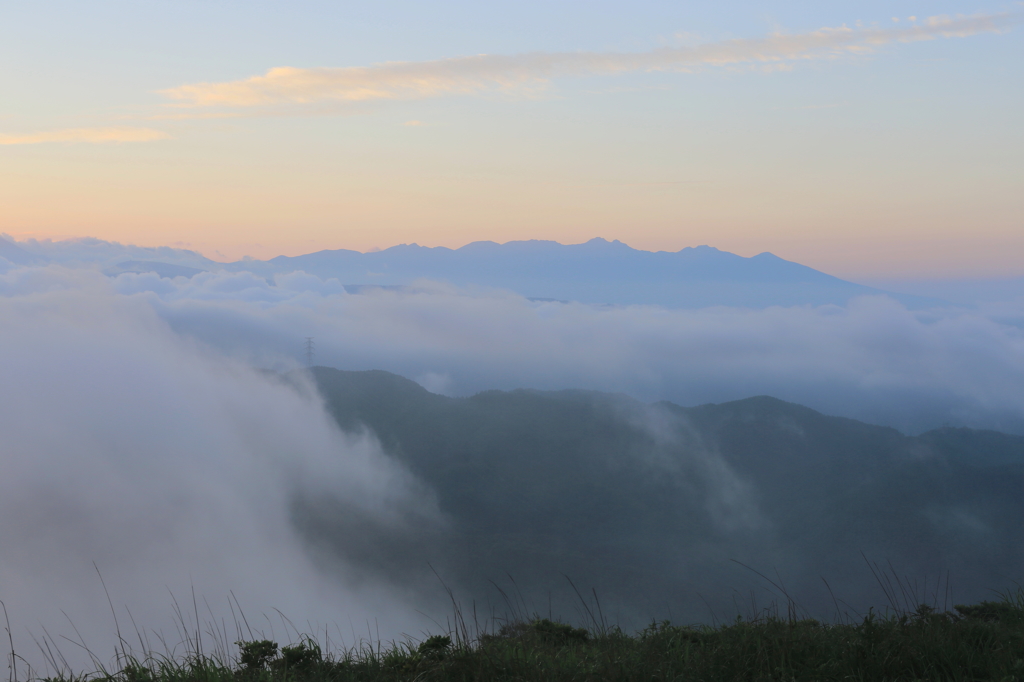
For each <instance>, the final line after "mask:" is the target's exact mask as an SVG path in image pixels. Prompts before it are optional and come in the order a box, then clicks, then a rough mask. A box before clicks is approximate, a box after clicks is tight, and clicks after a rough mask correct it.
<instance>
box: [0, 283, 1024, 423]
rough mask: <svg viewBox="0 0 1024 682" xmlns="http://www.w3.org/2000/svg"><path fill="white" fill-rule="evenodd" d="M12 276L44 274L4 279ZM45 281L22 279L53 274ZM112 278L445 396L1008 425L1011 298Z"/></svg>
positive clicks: (1017, 409)
mask: <svg viewBox="0 0 1024 682" xmlns="http://www.w3.org/2000/svg"><path fill="white" fill-rule="evenodd" d="M34 272H36V274H32V273H34ZM46 272H50V271H46ZM23 278H24V279H25V280H26V281H27V280H30V279H32V278H44V275H42V274H39V273H38V272H37V271H33V270H21V271H13V272H12V273H10V274H9V275H8V277H7V278H6V280H7V281H8V282H10V284H9V285H8V286H18V285H16V284H15V282H18V281H20V280H21V279H23ZM45 278H48V279H46V280H45V281H47V282H49V283H48V284H46V285H43V284H42V283H37V284H33V285H32V286H58V285H57V284H55V283H54V281H56V280H59V279H60V278H59V277H55V276H54V275H51V274H47V275H45ZM113 286H114V288H115V289H116V290H117V291H118V292H120V293H121V294H122V295H125V296H129V297H137V298H139V299H141V300H145V301H147V302H148V303H149V305H151V306H152V307H153V309H154V310H155V311H156V312H157V314H158V315H159V316H160V317H161V318H163V319H164V320H166V321H167V322H168V323H169V324H170V325H171V327H172V328H173V329H175V330H177V331H178V332H180V333H182V334H186V335H190V336H193V337H195V338H198V339H201V340H202V341H204V342H205V343H208V344H211V345H213V346H216V347H218V348H220V349H221V350H222V351H223V352H225V353H229V354H232V355H234V356H236V357H242V358H245V359H246V360H247V361H248V362H251V363H253V364H256V365H258V366H277V367H285V366H288V363H294V362H297V361H300V360H301V358H302V340H303V338H304V337H306V336H313V337H315V339H316V346H317V354H318V355H317V359H318V362H320V363H321V364H324V365H328V366H333V367H339V368H342V369H386V370H389V371H393V372H396V373H399V374H402V375H403V376H407V377H411V378H421V379H422V381H423V382H424V383H425V384H429V386H430V388H434V389H443V390H444V391H445V392H447V393H449V394H452V395H467V394H472V393H474V392H477V391H481V390H487V389H492V388H499V389H512V388H520V387H528V388H542V389H562V388H591V389H596V390H603V391H623V392H627V393H630V394H632V395H634V396H636V397H638V398H641V399H644V400H652V401H653V400H662V399H665V400H671V401H674V402H677V403H680V404H683V405H692V404H699V403H703V402H721V401H726V400H732V399H739V398H745V397H749V396H751V395H759V394H768V395H773V396H775V397H779V398H782V399H784V400H790V401H793V402H798V403H802V404H805V405H808V406H811V407H814V408H816V409H820V410H822V411H824V412H827V413H831V414H839V415H844V416H849V417H854V418H861V419H865V420H867V421H871V422H874V423H882V424H889V425H893V426H896V427H898V428H902V429H904V430H907V431H919V430H923V429H926V428H932V427H936V426H941V425H942V424H943V423H951V424H957V425H970V426H979V427H990V428H1001V429H1005V430H1013V431H1024V398H1022V397H1021V394H1020V390H1019V387H1020V386H1021V385H1024V332H1022V331H1021V329H1022V327H1024V305H1022V303H1024V302H1020V303H1018V304H1014V303H1004V304H1001V305H1000V307H999V308H998V309H996V308H992V309H981V310H973V311H972V310H966V309H958V308H950V309H943V310H931V311H910V310H907V309H906V308H905V307H903V306H902V305H901V304H899V303H897V302H895V301H893V300H891V299H889V298H886V297H869V298H862V299H855V300H854V301H853V302H852V303H851V304H850V305H849V306H848V307H845V308H842V307H837V306H822V307H818V308H812V307H794V308H778V307H776V308H768V309H765V310H747V309H729V308H717V309H716V308H711V309H703V310H666V309H662V308H657V307H653V306H651V307H647V306H630V307H595V306H587V305H582V304H573V303H570V304H563V303H557V302H547V303H544V302H532V301H529V300H527V299H524V298H522V297H521V296H518V295H515V294H510V293H506V292H500V291H482V292H481V291H477V292H467V291H462V290H456V289H453V288H451V287H447V286H442V285H437V284H431V283H424V284H423V286H422V287H420V288H419V289H418V290H415V291H405V292H403V291H389V290H374V291H372V292H370V293H366V294H361V295H349V294H347V293H345V291H344V288H343V287H342V286H341V285H340V284H339V283H338V282H337V281H336V280H326V281H325V280H321V279H319V278H317V277H314V276H311V275H307V274H305V273H301V272H299V273H291V274H288V275H279V276H277V278H276V284H271V283H268V282H267V281H266V280H264V279H263V278H261V277H257V276H255V275H252V274H250V273H203V274H200V275H196V276H195V277H193V278H191V279H184V278H178V279H175V280H170V279H160V278H158V277H156V276H155V275H153V274H143V275H138V274H124V275H120V276H119V277H117V278H116V279H115V280H113Z"/></svg>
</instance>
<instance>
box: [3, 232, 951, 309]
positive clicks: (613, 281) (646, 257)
mask: <svg viewBox="0 0 1024 682" xmlns="http://www.w3.org/2000/svg"><path fill="white" fill-rule="evenodd" d="M11 246H14V245H13V244H12V245H11ZM14 248H19V250H21V251H25V252H26V253H28V252H31V255H32V257H34V258H37V259H44V260H46V261H47V262H55V263H63V264H83V263H96V264H99V265H101V266H102V267H103V268H105V270H106V272H107V273H108V274H111V275H117V274H120V273H122V272H156V273H157V274H159V275H160V276H161V277H172V278H173V277H177V276H184V277H191V276H192V275H194V274H196V272H198V271H201V270H208V271H219V270H225V271H229V272H252V273H254V274H256V275H259V276H261V277H265V278H268V281H271V282H272V281H273V278H274V276H275V275H281V274H287V273H291V272H297V271H301V272H305V273H308V274H312V275H316V276H317V277H320V278H321V279H337V280H338V281H339V282H340V283H341V284H343V285H348V286H349V287H352V288H353V291H358V290H360V289H358V288H356V287H363V288H365V287H367V286H372V285H377V286H389V287H394V286H409V285H414V284H416V283H417V282H420V281H422V280H430V281H434V282H443V283H447V284H453V285H455V286H459V287H483V288H491V289H505V290H509V291H514V292H516V293H518V294H520V295H522V296H525V297H527V298H536V299H552V300H562V301H578V302H581V303H589V304H599V305H604V304H611V305H659V306H666V307H673V308H703V307H708V306H739V307H747V308H765V307H768V306H794V305H826V304H834V305H844V304H846V302H848V301H849V300H850V299H851V298H853V297H856V296H865V295H877V294H883V293H887V292H884V291H882V290H880V289H875V288H871V287H867V286H862V285H860V284H854V283H852V282H847V281H844V280H841V279H839V278H837V277H833V276H831V275H827V274H825V273H823V272H819V271H817V270H814V269H813V268H809V267H807V266H804V265H800V264H798V263H793V262H790V261H786V260H783V259H781V258H779V257H777V256H774V255H772V254H770V253H762V254H759V255H757V256H753V257H751V258H744V257H742V256H737V255H736V254H732V253H728V252H726V251H719V250H718V249H716V248H713V247H710V246H698V247H694V248H685V249H682V250H681V251H678V252H667V251H658V252H650V251H640V250H637V249H632V248H630V247H629V246H627V245H625V244H623V243H622V242H620V241H618V240H616V241H612V242H608V241H606V240H604V239H592V240H590V241H588V242H586V243H584V244H569V245H566V244H559V243H557V242H552V241H541V240H530V241H519V242H508V243H506V244H497V243H495V242H474V243H472V244H467V245H466V246H463V247H462V248H459V249H448V248H444V247H434V248H429V247H424V246H419V245H417V244H402V245H399V246H394V247H391V248H389V249H385V250H383V251H376V252H370V253H360V252H358V251H349V250H345V249H339V250H333V251H318V252H316V253H310V254H306V255H303V256H295V257H288V256H278V257H277V258H272V259H270V260H268V261H258V260H251V259H246V260H242V261H238V262H235V263H215V262H213V261H210V260H208V259H206V258H203V257H202V256H200V255H199V254H196V253H195V252H192V251H187V250H182V249H171V248H167V247H161V248H141V247H135V246H122V245H120V244H112V243H110V242H103V241H100V240H96V239H84V240H73V241H65V242H37V241H30V242H24V243H22V247H17V246H14ZM0 255H2V254H0ZM182 268H186V269H184V270H183V269H182ZM889 295H890V296H893V297H894V298H896V299H897V300H899V301H901V302H903V303H904V304H906V305H910V306H912V307H926V306H929V305H934V304H935V303H936V302H937V301H936V299H929V298H925V297H920V296H910V295H903V294H892V293H890V294H889Z"/></svg>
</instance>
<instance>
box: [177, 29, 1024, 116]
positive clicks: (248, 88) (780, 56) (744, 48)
mask: <svg viewBox="0 0 1024 682" xmlns="http://www.w3.org/2000/svg"><path fill="white" fill-rule="evenodd" d="M1020 18H1021V17H1020V15H1019V14H1014V13H1000V14H981V15H973V16H957V17H949V16H935V17H930V18H928V19H926V20H923V21H920V22H914V23H912V24H910V25H906V24H901V25H900V26H898V27H892V28H880V27H866V28H860V27H857V28H850V27H847V26H840V27H837V28H822V29H819V30H816V31H812V32H809V33H800V34H781V33H776V34H773V35H770V36H767V37H764V38H755V39H737V40H727V41H721V42H715V43H706V44H703V45H698V46H694V47H674V48H659V49H656V50H651V51H648V52H636V53H621V52H531V53H525V54H519V55H488V54H481V55H472V56H463V57H453V58H449V59H439V60H433V61H425V62H386V63H383V64H375V65H372V66H358V67H339V68H328V67H324V68H308V69H303V68H293V67H277V68H273V69H270V70H269V71H267V73H265V74H264V75H262V76H253V77H251V78H246V79H243V80H237V81H228V82H222V83H195V84H189V85H182V86H180V87H176V88H171V89H168V90H164V91H162V94H163V95H165V96H166V97H168V98H170V99H172V100H175V101H177V102H179V103H180V104H181V105H183V106H189V107H217V106H220V107H260V106H274V105H295V104H299V105H301V104H311V103H315V102H324V101H347V102H358V101H367V100H401V99H421V98H427V97H439V96H444V95H452V94H471V93H477V92H483V91H489V90H499V91H500V90H506V91H508V90H518V89H522V88H536V87H538V86H542V85H543V84H544V83H545V82H546V81H548V80H549V79H551V78H557V77H582V76H594V75H614V74H620V73H627V72H652V71H676V72H686V71H692V70H696V69H699V68H702V67H743V66H748V67H750V66H753V67H782V66H786V65H789V64H792V63H794V62H798V61H804V60H819V59H835V58H837V57H841V56H843V55H850V54H860V53H866V52H870V51H872V50H873V49H875V48H878V47H880V46H883V45H887V44H892V43H901V42H903V43H906V42H916V41H922V40H934V39H937V38H962V37H966V36H971V35H976V34H979V33H991V32H1000V31H1004V30H1007V29H1009V28H1010V27H1011V26H1012V25H1013V24H1016V23H1018V22H1019V21H1020Z"/></svg>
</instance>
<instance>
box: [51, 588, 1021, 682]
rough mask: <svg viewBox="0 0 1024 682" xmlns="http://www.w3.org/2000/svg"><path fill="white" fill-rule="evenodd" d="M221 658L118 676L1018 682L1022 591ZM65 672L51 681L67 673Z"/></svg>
mask: <svg viewBox="0 0 1024 682" xmlns="http://www.w3.org/2000/svg"><path fill="white" fill-rule="evenodd" d="M238 644H239V645H240V655H239V656H237V657H235V658H233V659H232V660H230V661H224V660H219V659H215V658H211V657H209V656H202V655H198V654H193V655H188V656H184V657H181V658H179V659H177V660H170V659H158V658H151V659H148V660H141V661H140V660H132V659H122V661H121V670H120V672H118V673H114V674H106V673H102V674H100V675H98V677H101V678H106V679H109V680H111V681H112V682H113V680H118V682H193V681H195V682H199V681H200V680H202V681H205V682H287V681H295V682H300V681H305V680H310V681H311V682H312V681H321V680H322V681H324V682H328V681H330V682H333V681H338V682H341V681H344V680H352V681H353V682H355V681H363V680H365V681H367V682H371V681H372V682H376V681H384V680H388V681H390V680H395V681H398V680H451V681H466V682H468V681H470V680H495V681H503V680H508V681H513V680H552V681H555V680H566V681H569V680H573V681H582V680H595V681H596V680H609V681H615V680H622V681H626V680H637V681H640V680H680V681H682V680H694V681H697V680H701V681H704V682H715V681H718V680H722V681H725V680H730V681H731V680H780V681H782V680H785V681H789V680H816V681H821V682H824V681H827V680H837V681H838V680H871V681H873V682H885V681H896V680H907V681H911V680H965V681H966V680H972V681H974V680H995V681H999V682H1015V681H1019V680H1024V604H1022V603H1021V594H1020V593H1018V594H1017V595H1015V596H1014V597H1012V598H1009V599H1005V600H1003V601H999V602H985V603H982V604H978V605H974V606H958V607H957V608H956V611H954V612H951V613H939V612H936V611H934V610H933V609H931V608H929V607H927V606H920V607H918V608H917V609H916V610H915V611H914V612H911V613H903V614H898V615H897V614H894V615H890V616H887V617H879V616H876V615H875V614H873V613H872V614H869V615H868V616H867V617H865V618H864V619H863V620H862V621H860V622H858V623H849V624H834V625H826V624H822V623H819V622H817V621H813V620H794V619H785V618H779V617H772V616H765V617H762V618H758V619H755V620H753V621H743V620H737V621H736V622H734V623H731V624H728V625H724V626H721V627H717V628H709V627H680V626H674V625H671V624H668V623H661V624H652V625H651V626H650V627H648V628H646V629H645V630H643V631H642V632H639V633H638V634H636V635H627V634H624V633H622V632H621V631H619V630H617V629H615V628H610V629H609V628H602V627H595V628H594V629H592V630H589V631H588V630H585V629H580V628H574V627H572V626H569V625H564V624H561V623H557V622H552V621H550V620H547V619H533V620H530V621H519V622H516V623H512V624H506V625H504V626H503V627H501V628H500V629H499V630H498V631H497V632H496V633H494V634H485V635H481V636H478V637H475V638H473V639H472V640H470V639H469V638H468V636H467V635H466V633H465V631H461V632H460V631H459V630H456V631H455V632H452V633H451V635H443V636H441V635H438V636H433V637H430V638H428V639H427V640H425V641H423V642H420V643H418V644H416V643H413V642H409V643H405V644H397V645H393V646H391V647H389V648H383V647H378V648H371V647H365V648H363V649H361V650H350V651H345V652H340V653H336V654H333V655H331V654H328V655H325V654H324V653H323V652H322V650H321V649H320V647H319V645H318V644H317V643H315V642H313V641H312V640H304V641H301V642H299V643H298V644H295V645H291V646H285V647H282V648H280V649H279V648H278V646H277V644H276V643H275V642H270V641H266V640H263V641H250V642H239V643H238ZM72 677H75V676H74V675H70V674H65V675H64V676H62V677H58V678H57V679H62V680H70V679H71V678H72Z"/></svg>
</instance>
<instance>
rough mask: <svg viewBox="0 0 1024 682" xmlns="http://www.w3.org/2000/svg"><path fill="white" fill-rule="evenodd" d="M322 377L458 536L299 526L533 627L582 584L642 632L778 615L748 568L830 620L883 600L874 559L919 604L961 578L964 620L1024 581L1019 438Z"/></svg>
mask: <svg viewBox="0 0 1024 682" xmlns="http://www.w3.org/2000/svg"><path fill="white" fill-rule="evenodd" d="M313 373H314V376H315V378H316V381H317V383H318V385H319V387H320V390H321V392H322V393H323V395H324V397H325V399H326V402H327V405H328V408H329V410H330V411H331V413H332V414H333V415H334V416H335V418H336V419H337V420H338V423H339V424H340V425H341V426H342V427H343V428H345V429H349V430H351V429H358V428H361V427H365V428H367V429H369V430H370V431H371V432H372V433H373V434H375V435H376V437H377V438H379V440H380V442H381V444H382V445H383V447H384V449H385V451H386V452H388V453H389V454H391V455H392V456H393V457H395V458H396V459H398V460H399V461H401V462H402V463H403V464H404V465H405V466H406V467H407V468H408V469H409V470H410V471H411V472H413V474H415V476H416V477H417V478H418V479H419V480H420V481H421V482H422V483H423V484H424V485H425V486H426V487H427V488H428V489H429V490H431V491H432V492H433V494H434V495H435V496H436V499H437V502H438V506H439V508H440V509H441V511H442V512H443V514H444V516H445V523H444V524H441V525H436V524H435V525H430V524H427V523H426V522H422V523H421V522H415V521H410V524H409V525H408V526H407V527H405V528H403V529H402V530H398V531H396V530H395V529H393V528H391V529H384V528H368V527H367V526H366V525H365V524H364V523H362V522H361V520H360V519H358V518H356V517H354V516H353V515H352V513H351V511H350V510H345V509H343V508H339V507H337V506H336V505H334V506H332V504H330V503H329V502H326V501H324V500H303V501H299V502H298V503H297V504H296V523H297V524H298V525H299V526H300V527H301V528H303V529H304V531H305V533H306V536H307V537H308V538H309V539H310V540H311V541H312V542H315V543H317V544H318V545H319V546H320V547H323V548H326V549H327V550H328V551H329V553H334V554H337V555H339V556H342V557H344V558H346V559H347V560H348V561H350V562H355V563H356V564H357V565H358V566H360V567H361V568H362V569H363V570H366V571H372V572H375V573H382V574H385V575H389V576H391V577H392V578H393V579H396V580H402V581H406V582H409V584H412V582H410V581H418V580H425V579H426V580H429V579H432V578H430V570H429V568H428V564H429V565H430V566H433V567H434V568H435V569H437V570H438V572H439V573H441V574H442V576H443V577H445V578H446V580H449V581H450V582H451V583H452V584H454V585H456V586H457V587H458V589H459V590H460V593H461V594H463V595H464V596H465V597H466V598H474V599H478V600H481V601H485V600H490V601H492V602H493V601H495V599H496V598H499V594H498V592H497V590H496V589H495V587H494V585H493V584H492V583H491V581H494V582H495V583H498V584H499V585H502V586H503V587H505V588H509V586H510V585H511V583H510V579H509V576H511V578H512V579H514V580H515V585H516V589H518V590H519V591H520V592H522V594H523V595H524V597H525V598H526V599H527V600H528V601H530V602H531V604H532V606H533V608H536V609H537V610H538V611H545V610H546V609H547V605H548V603H549V602H548V599H549V595H552V596H551V597H550V598H551V600H552V602H551V603H552V607H551V608H553V609H555V610H560V611H561V612H563V614H564V612H565V611H566V610H567V609H572V608H579V605H578V603H577V605H576V606H575V607H574V606H573V602H574V601H577V598H576V597H575V595H574V593H573V591H572V588H571V586H569V584H568V582H567V580H566V578H565V576H569V577H571V578H572V580H573V582H574V583H575V584H576V585H577V586H580V587H581V588H582V589H585V590H588V591H589V590H590V589H591V588H593V589H594V590H596V591H597V593H598V595H599V597H600V598H601V600H602V602H603V605H604V607H605V608H606V610H608V611H609V612H611V614H613V615H614V616H615V617H617V618H618V619H620V620H622V619H626V620H631V621H633V622H639V621H642V620H644V619H649V618H651V617H668V616H669V615H674V616H676V617H677V618H678V617H687V616H689V617H692V618H694V619H697V618H701V619H706V618H707V614H708V608H709V607H710V608H711V609H712V610H713V611H714V612H715V613H716V614H717V615H718V616H722V615H723V614H724V613H730V612H732V613H734V612H735V610H736V609H737V608H740V609H741V610H749V608H750V606H751V603H752V600H756V601H757V602H758V603H760V604H763V603H765V602H767V601H770V600H771V599H773V596H772V594H771V592H772V591H773V592H775V598H778V597H779V594H778V592H779V590H778V589H776V588H772V587H771V586H770V584H769V583H768V582H767V581H766V580H765V579H762V578H760V577H758V576H756V575H755V574H754V573H752V572H751V571H750V570H748V569H746V568H744V567H742V566H740V564H739V563H736V562H742V564H746V565H747V566H750V567H751V568H753V569H756V570H757V571H760V572H762V573H764V574H765V575H766V576H768V577H769V578H771V580H772V581H774V582H780V581H782V583H784V584H785V586H786V591H787V592H788V593H789V594H790V595H791V596H794V597H795V598H796V599H797V601H798V602H800V604H801V605H802V606H803V607H804V608H806V609H808V610H810V611H814V612H815V615H821V614H822V613H823V612H824V611H828V610H833V611H834V610H835V607H836V606H837V604H838V600H839V599H841V600H843V602H844V603H845V605H842V606H840V609H841V610H845V609H846V608H847V607H848V608H850V609H857V608H860V607H861V606H864V605H865V604H869V603H870V604H878V603H879V600H880V599H881V598H883V595H882V592H881V591H880V590H879V587H878V585H877V584H876V582H875V580H874V578H873V577H872V574H871V571H870V570H869V568H868V567H867V565H866V564H865V562H864V559H863V557H862V553H863V554H864V555H866V556H867V557H868V558H869V559H870V560H872V561H876V562H879V563H880V564H882V565H886V566H887V564H888V562H891V564H892V567H893V569H894V570H895V571H896V573H897V574H898V575H899V576H900V577H901V579H903V578H906V579H908V580H909V581H910V582H908V585H911V586H913V588H914V589H916V590H917V591H918V592H919V593H920V595H919V596H920V598H921V600H926V599H925V597H926V596H927V600H932V599H933V598H939V600H940V601H941V598H943V595H944V590H945V583H942V584H941V585H940V586H939V587H938V588H937V587H936V581H939V580H940V576H945V575H946V574H947V572H948V574H949V576H950V583H951V585H952V588H953V590H954V596H955V598H956V599H959V600H961V601H964V600H972V599H979V598H986V597H987V596H988V595H989V593H988V592H987V590H989V589H992V588H1004V587H1007V586H1008V585H1009V584H1011V583H1012V581H1014V580H1021V579H1022V578H1024V570H1022V567H1024V542H1022V540H1024V524H1021V523H1020V519H1021V518H1024V494H1022V493H1024V438H1021V437H1015V436H1006V435H1003V434H997V433H993V432H980V431H971V430H967V429H943V430H939V431H932V432H929V433H926V434H923V435H922V436H919V437H908V436H904V435H902V434H900V433H899V432H897V431H895V430H893V429H889V428H884V427H878V426H872V425H869V424H864V423H861V422H857V421H853V420H849V419H842V418H836V417H828V416H825V415H822V414H820V413H817V412H815V411H813V410H810V409H808V408H805V407H802V406H799V405H794V404H791V403H786V402H783V401H780V400H776V399H773V398H769V397H756V398H750V399H747V400H740V401H736V402H731V403H725V404H721V405H703V406H700V407H694V408H683V407H680V406H677V405H673V404H671V403H658V404H654V405H647V404H643V403H640V402H638V401H636V400H633V399H631V398H629V397H627V396H624V395H611V394H602V393H596V392H589V391H558V392H541V391H529V390H519V391H511V392H501V391H489V392H484V393H481V394H478V395H475V396H472V397H469V398H448V397H444V396H439V395H434V394H431V393H429V392H427V391H426V390H425V389H423V388H422V387H420V386H419V385H418V384H416V383H414V382H412V381H409V380H407V379H403V378H402V377H399V376H396V375H393V374H389V373H387V372H380V371H374V372H343V371H339V370H334V369H328V368H316V369H314V370H313ZM417 523H419V524H420V525H417ZM822 577H824V578H826V579H828V580H829V582H830V584H832V585H834V586H836V588H835V591H836V592H837V594H835V597H836V600H833V598H832V597H833V595H831V594H829V593H828V590H827V589H826V588H825V586H824V583H823V581H822V580H821V578H822ZM914 581H916V585H915V583H914ZM765 588H769V590H770V591H765ZM908 589H909V588H908ZM751 590H753V592H751ZM907 598H910V597H909V596H908V597H907ZM915 598H917V597H915ZM531 600H532V601H531ZM568 615H569V616H571V615H572V613H571V612H570V613H569V614H568Z"/></svg>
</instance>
